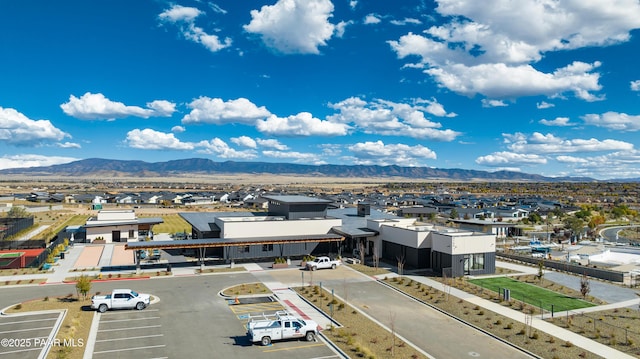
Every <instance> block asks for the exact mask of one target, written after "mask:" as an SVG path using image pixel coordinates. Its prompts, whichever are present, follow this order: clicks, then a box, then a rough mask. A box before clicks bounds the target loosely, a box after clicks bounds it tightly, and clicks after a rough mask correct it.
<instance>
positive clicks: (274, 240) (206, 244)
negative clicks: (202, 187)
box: [125, 234, 344, 250]
mask: <svg viewBox="0 0 640 359" xmlns="http://www.w3.org/2000/svg"><path fill="white" fill-rule="evenodd" d="M343 240H344V237H342V236H340V235H337V234H309V235H300V236H276V237H250V238H205V239H187V240H174V241H141V242H128V243H127V244H126V245H125V249H129V250H138V249H173V248H215V247H233V246H250V245H260V244H287V243H305V242H316V243H318V242H336V241H338V242H340V241H343Z"/></svg>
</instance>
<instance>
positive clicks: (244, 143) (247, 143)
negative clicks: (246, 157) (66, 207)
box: [231, 136, 258, 149]
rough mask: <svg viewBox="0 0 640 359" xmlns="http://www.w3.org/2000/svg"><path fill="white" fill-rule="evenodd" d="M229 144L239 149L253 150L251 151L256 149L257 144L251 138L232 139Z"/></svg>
mask: <svg viewBox="0 0 640 359" xmlns="http://www.w3.org/2000/svg"><path fill="white" fill-rule="evenodd" d="M231 142H233V143H235V144H236V145H238V146H241V147H247V148H253V149H255V148H258V144H257V143H256V141H255V140H254V139H253V138H251V137H248V136H240V137H232V138H231Z"/></svg>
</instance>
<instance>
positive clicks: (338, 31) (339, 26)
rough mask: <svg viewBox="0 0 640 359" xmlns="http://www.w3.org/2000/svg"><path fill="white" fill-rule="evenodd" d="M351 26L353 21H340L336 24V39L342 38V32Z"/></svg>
mask: <svg viewBox="0 0 640 359" xmlns="http://www.w3.org/2000/svg"><path fill="white" fill-rule="evenodd" d="M349 25H353V21H340V22H339V23H337V24H336V31H335V33H336V37H339V38H342V37H343V36H344V32H345V31H346V30H347V26H349Z"/></svg>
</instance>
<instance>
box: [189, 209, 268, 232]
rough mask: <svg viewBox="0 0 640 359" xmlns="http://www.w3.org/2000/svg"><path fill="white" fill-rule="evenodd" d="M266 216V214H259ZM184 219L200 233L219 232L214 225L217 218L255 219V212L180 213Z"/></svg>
mask: <svg viewBox="0 0 640 359" xmlns="http://www.w3.org/2000/svg"><path fill="white" fill-rule="evenodd" d="M259 214H260V215H262V216H264V215H265V214H266V213H264V212H262V213H259ZM178 215H180V217H182V219H184V220H185V221H187V223H189V224H190V225H191V226H192V227H193V228H195V229H197V230H199V231H200V232H209V231H219V230H220V228H218V226H217V225H216V224H215V223H214V222H215V220H216V218H217V217H254V216H256V215H257V214H256V213H254V212H180V213H178Z"/></svg>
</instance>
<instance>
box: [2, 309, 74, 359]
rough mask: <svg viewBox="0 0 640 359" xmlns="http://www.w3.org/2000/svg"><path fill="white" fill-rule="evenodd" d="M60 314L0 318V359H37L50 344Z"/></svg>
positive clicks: (20, 315) (60, 316) (59, 319)
mask: <svg viewBox="0 0 640 359" xmlns="http://www.w3.org/2000/svg"><path fill="white" fill-rule="evenodd" d="M62 315H63V314H62V312H49V313H36V314H24V315H23V314H12V315H7V316H0V339H2V345H0V358H2V359H27V358H38V357H39V355H40V353H41V352H42V351H43V350H44V349H45V348H46V347H47V345H48V344H51V343H52V341H51V340H52V338H53V334H55V333H54V329H55V327H56V326H57V325H58V322H59V321H61V320H62Z"/></svg>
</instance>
